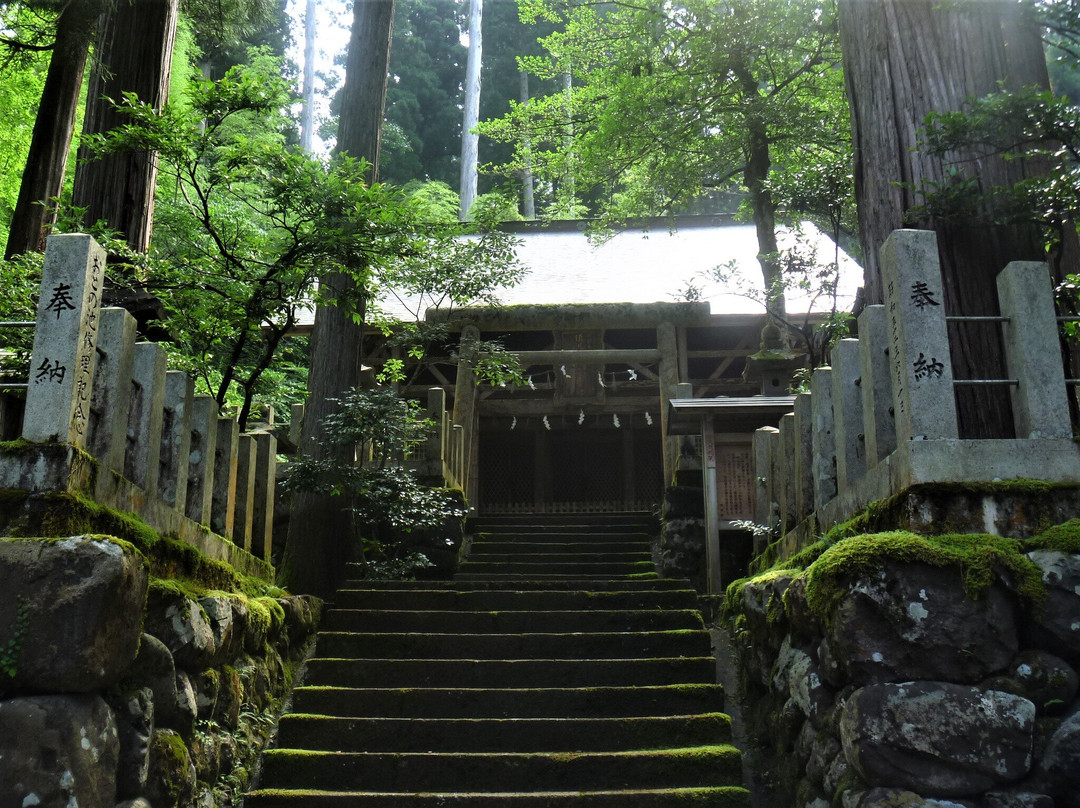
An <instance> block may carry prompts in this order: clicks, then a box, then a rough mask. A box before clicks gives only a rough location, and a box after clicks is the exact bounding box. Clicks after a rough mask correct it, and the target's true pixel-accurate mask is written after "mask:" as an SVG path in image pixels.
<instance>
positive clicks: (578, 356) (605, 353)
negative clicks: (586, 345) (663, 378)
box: [513, 348, 660, 367]
mask: <svg viewBox="0 0 1080 808" xmlns="http://www.w3.org/2000/svg"><path fill="white" fill-rule="evenodd" d="M513 353H515V354H516V355H517V358H518V361H519V362H520V363H521V364H522V365H524V366H525V367H528V366H530V365H555V366H556V367H557V366H559V365H569V364H575V365H607V364H612V365H614V364H616V363H622V362H625V363H626V364H627V365H630V364H633V363H634V362H638V363H646V364H647V363H650V362H659V361H660V351H659V350H657V349H655V348H639V349H632V348H628V349H616V350H611V349H603V348H600V349H589V350H581V351H573V350H561V351H514V352H513Z"/></svg>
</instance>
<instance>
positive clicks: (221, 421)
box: [210, 418, 240, 539]
mask: <svg viewBox="0 0 1080 808" xmlns="http://www.w3.org/2000/svg"><path fill="white" fill-rule="evenodd" d="M239 443H240V431H239V428H238V426H237V423H236V419H235V418H218V425H217V442H216V446H215V447H214V491H213V496H212V504H211V511H210V529H211V530H213V531H214V532H215V533H217V534H218V535H220V536H224V537H225V538H227V539H231V538H232V537H233V527H234V524H235V519H236V460H237V457H238V454H239V451H240V449H239Z"/></svg>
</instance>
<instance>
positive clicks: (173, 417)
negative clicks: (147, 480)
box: [158, 370, 195, 510]
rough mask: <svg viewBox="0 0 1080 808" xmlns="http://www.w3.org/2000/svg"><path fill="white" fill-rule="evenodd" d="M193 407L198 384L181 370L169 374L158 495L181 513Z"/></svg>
mask: <svg viewBox="0 0 1080 808" xmlns="http://www.w3.org/2000/svg"><path fill="white" fill-rule="evenodd" d="M194 405H195V384H194V382H193V381H192V380H191V377H190V376H188V375H187V374H186V373H183V372H181V371H178V370H170V371H169V372H168V373H166V374H165V396H164V410H163V413H162V420H161V476H160V478H159V480H158V491H159V493H160V495H161V501H162V502H164V503H165V504H166V505H172V506H173V507H175V508H179V509H180V510H183V509H184V508H185V506H186V504H187V486H188V460H189V457H190V455H191V416H192V412H191V411H192V409H193V407H194Z"/></svg>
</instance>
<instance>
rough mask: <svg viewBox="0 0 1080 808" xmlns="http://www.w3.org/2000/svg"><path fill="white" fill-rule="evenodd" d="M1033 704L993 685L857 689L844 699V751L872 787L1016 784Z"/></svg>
mask: <svg viewBox="0 0 1080 808" xmlns="http://www.w3.org/2000/svg"><path fill="white" fill-rule="evenodd" d="M1034 722H1035V706H1034V705H1033V704H1032V703H1031V702H1030V701H1028V700H1027V699H1023V698H1020V697H1019V696H1014V695H1012V694H1011V693H1002V692H999V691H996V690H991V691H987V692H984V691H981V690H979V689H977V688H974V687H967V686H965V685H956V684H951V683H948V682H931V681H922V682H903V683H901V684H895V683H889V684H880V685H869V686H867V687H864V688H860V689H859V690H856V691H855V692H854V693H853V694H852V695H851V697H850V698H849V699H848V700H847V703H846V704H845V705H844V711H843V713H842V716H841V719H840V739H841V742H842V743H843V746H844V755H845V757H846V758H847V761H848V763H850V764H851V765H852V766H853V767H854V768H855V770H856V771H857V772H858V773H859V775H860V776H861V777H862V778H863V779H864V780H865V781H866V782H867V783H868V784H869V785H871V786H893V787H897V786H898V787H902V788H909V789H913V790H917V791H918V793H920V794H923V795H925V796H930V797H963V796H974V795H978V794H981V793H982V792H984V791H987V790H989V789H991V788H994V787H999V786H1002V785H1007V784H1009V783H1014V782H1016V781H1018V780H1020V779H1022V778H1023V777H1025V776H1026V775H1027V774H1028V771H1029V770H1030V769H1031V765H1032V755H1031V748H1032V737H1033V729H1034Z"/></svg>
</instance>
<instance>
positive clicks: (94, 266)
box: [0, 234, 277, 576]
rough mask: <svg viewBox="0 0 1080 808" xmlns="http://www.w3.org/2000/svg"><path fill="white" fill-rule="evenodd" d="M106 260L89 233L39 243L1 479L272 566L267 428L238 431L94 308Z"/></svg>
mask: <svg viewBox="0 0 1080 808" xmlns="http://www.w3.org/2000/svg"><path fill="white" fill-rule="evenodd" d="M104 266H105V254H104V251H103V250H102V249H101V247H100V246H99V245H98V244H97V243H96V242H95V241H94V240H93V239H92V238H91V237H90V236H85V235H77V234H72V235H59V236H51V237H50V238H49V240H48V245H47V249H46V253H45V264H44V268H43V272H42V282H41V295H40V299H39V302H38V310H37V321H36V326H35V329H34V347H33V353H32V357H31V367H30V377H29V379H28V384H27V390H26V403H25V411H24V415H23V419H22V430H21V436H22V438H23V442H21V443H20V444H19V445H18V446H12V447H11V448H10V449H9V450H5V451H4V452H3V453H2V454H0V488H9V489H22V490H26V491H32V492H34V493H43V492H49V491H69V492H76V493H82V494H85V495H87V496H90V497H92V498H93V499H94V500H95V501H97V502H99V503H101V504H104V505H107V506H109V507H113V508H116V509H118V510H123V511H130V512H134V513H136V514H138V515H139V516H140V517H141V518H142V519H143V520H144V521H146V522H147V523H148V524H150V525H151V526H152V527H153V528H155V529H156V530H158V531H160V532H162V533H170V534H175V535H178V536H179V537H180V538H182V539H184V540H186V541H189V542H191V543H193V544H195V545H196V546H198V547H199V549H201V550H203V551H204V552H206V553H207V554H208V555H210V556H211V557H213V558H217V559H219V560H223V561H227V562H229V563H231V564H233V565H234V566H236V567H238V568H240V569H242V570H243V571H245V572H248V573H254V574H259V575H263V576H268V575H270V574H271V573H272V570H271V568H270V566H269V561H270V552H271V534H272V527H273V514H274V491H275V477H276V463H277V461H276V458H277V445H276V444H277V439H276V437H275V436H274V435H273V434H271V433H270V432H268V431H262V432H254V433H251V434H240V433H239V429H238V425H237V422H236V419H235V418H232V417H222V416H220V415H219V413H218V408H217V405H216V403H215V401H214V400H213V399H212V398H210V397H208V396H196V395H194V392H193V383H192V379H191V378H190V377H189V376H188V375H187V374H185V373H181V372H178V371H168V370H166V361H165V353H164V350H163V349H162V347H161V346H160V345H158V344H155V343H150V342H137V341H136V335H135V320H134V318H132V316H131V315H130V314H129V313H128V312H127V311H125V310H124V309H120V308H102V306H101V289H102V285H103V280H104V278H103V271H104ZM86 456H89V457H91V458H93V460H94V461H96V463H95V464H87V463H85V461H84V458H85V457H86ZM88 466H91V468H88ZM221 537H224V538H225V539H229V540H231V543H230V542H224V541H222V540H221ZM240 550H242V551H246V552H239V551H240Z"/></svg>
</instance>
